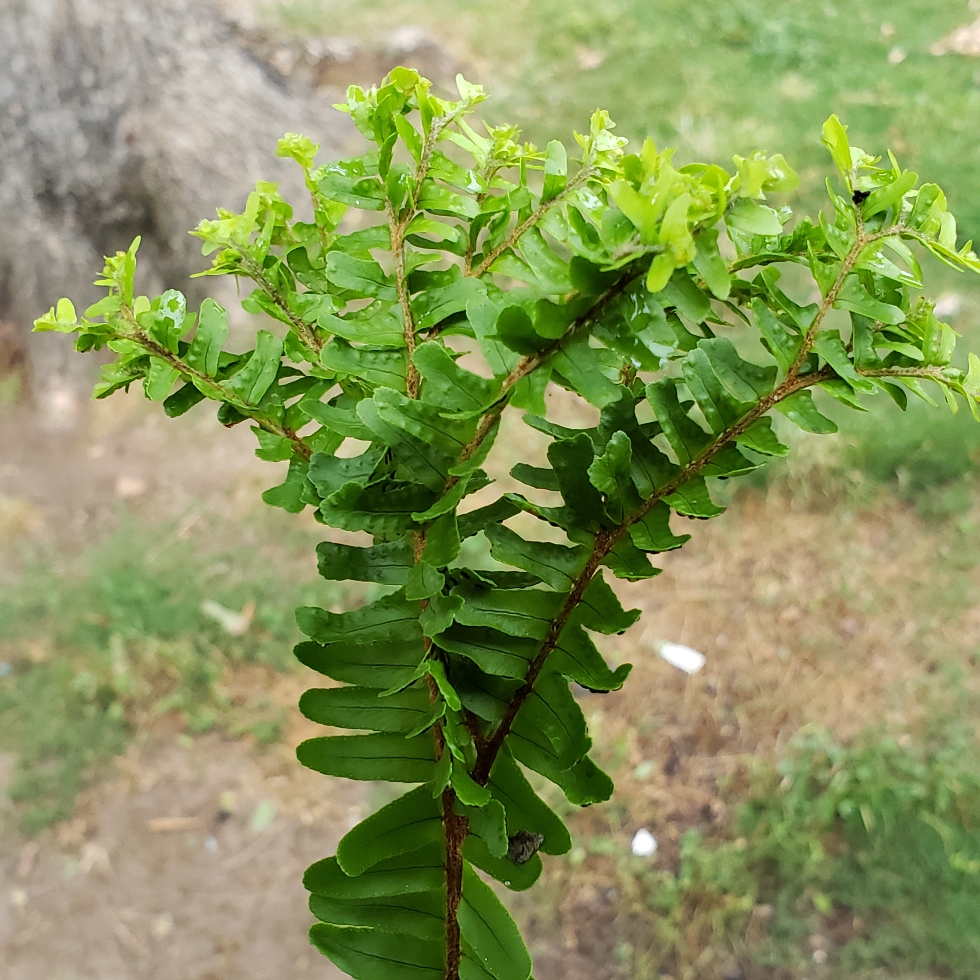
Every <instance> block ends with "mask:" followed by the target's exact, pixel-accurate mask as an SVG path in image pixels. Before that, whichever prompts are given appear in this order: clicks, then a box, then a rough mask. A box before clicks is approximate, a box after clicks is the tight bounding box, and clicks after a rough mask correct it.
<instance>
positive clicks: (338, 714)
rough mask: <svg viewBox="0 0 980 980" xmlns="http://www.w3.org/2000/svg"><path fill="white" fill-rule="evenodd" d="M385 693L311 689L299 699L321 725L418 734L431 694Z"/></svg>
mask: <svg viewBox="0 0 980 980" xmlns="http://www.w3.org/2000/svg"><path fill="white" fill-rule="evenodd" d="M381 694H382V690H381V689H377V690H375V689H374V688H369V687H332V688H311V689H310V690H308V691H305V692H304V693H303V696H302V697H301V698H300V699H299V710H300V711H301V712H302V713H303V714H304V715H306V717H307V718H309V719H310V721H315V722H317V723H318V724H320V725H333V726H334V727H336V728H356V729H360V730H362V731H370V732H391V733H395V732H401V733H402V734H407V733H409V732H412V731H414V730H415V729H416V727H417V726H418V724H419V722H420V721H423V720H424V719H425V717H426V715H427V714H428V712H429V694H428V691H425V690H422V689H421V688H417V687H416V688H409V689H407V690H403V691H399V692H398V693H397V694H392V695H389V696H388V697H381ZM419 846H421V845H419ZM350 873H351V874H353V873H354V872H350Z"/></svg>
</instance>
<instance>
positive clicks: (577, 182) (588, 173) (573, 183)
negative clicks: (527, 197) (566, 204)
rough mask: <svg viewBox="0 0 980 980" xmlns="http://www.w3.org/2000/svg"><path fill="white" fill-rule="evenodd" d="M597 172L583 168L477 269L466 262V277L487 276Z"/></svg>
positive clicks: (541, 205)
mask: <svg viewBox="0 0 980 980" xmlns="http://www.w3.org/2000/svg"><path fill="white" fill-rule="evenodd" d="M594 174H595V171H594V170H593V169H592V168H591V167H583V168H582V169H581V170H580V171H579V172H578V173H577V174H576V175H575V176H574V177H573V178H572V179H571V180H570V181H569V182H568V184H567V185H566V186H565V189H564V190H563V191H562V192H561V193H560V194H556V195H555V196H554V197H553V198H551V200H550V201H542V202H541V203H540V204H539V205H538V206H537V207H536V208H535V209H534V210H533V211H532V212H531V213H530V215H528V217H526V218H525V219H524V220H523V221H522V222H521V223H520V224H519V225H518V226H517V227H516V228H515V229H514V230H513V231H512V232H511V233H510V234H509V235H508V236H507V238H506V239H504V241H502V242H501V243H500V244H499V245H498V246H497V247H496V248H495V249H493V250H492V251H491V252H490V253H489V254H488V255H485V256H484V257H483V261H482V262H480V264H479V265H478V266H477V267H476V268H475V269H472V268H470V265H469V261H467V262H466V268H465V269H464V275H467V276H475V277H476V278H477V279H479V278H480V276H483V275H486V273H487V272H489V270H490V266H492V265H493V264H494V262H496V261H497V259H499V258H500V256H501V255H503V254H504V252H506V251H507V249H509V248H513V247H514V246H515V245H516V244H517V243H518V242H519V241H520V240H521V238H522V237H523V236H524V235H525V234H526V233H527V232H528V231H530V230H531V229H532V228H533V227H534V226H535V225H536V224H537V223H538V222H539V221H540V220H541V219H542V218H543V217H544V216H545V215H546V214H547V213H548V212H549V211H550V210H551V209H552V208H553V207H555V205H557V204H560V203H561V202H562V201H563V200H565V198H566V197H568V195H569V194H571V193H572V191H575V190H578V188H579V187H581V186H582V184H584V183H585V182H586V181H587V180H588V179H589V178H590V177H592V176H594Z"/></svg>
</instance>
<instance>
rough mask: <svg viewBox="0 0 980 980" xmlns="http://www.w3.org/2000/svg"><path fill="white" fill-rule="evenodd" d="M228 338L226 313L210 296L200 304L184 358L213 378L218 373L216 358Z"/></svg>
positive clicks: (190, 365)
mask: <svg viewBox="0 0 980 980" xmlns="http://www.w3.org/2000/svg"><path fill="white" fill-rule="evenodd" d="M227 339H228V314H227V313H226V312H225V310H224V307H222V306H220V305H219V304H218V303H216V302H215V301H214V300H213V299H211V298H210V297H209V298H208V299H206V300H205V301H204V302H203V303H202V304H201V313H200V316H199V317H198V321H197V333H195V334H194V340H193V341H192V342H191V345H190V347H189V348H188V349H187V353H186V354H185V355H184V360H185V362H186V363H187V366H188V367H191V368H193V369H194V370H195V371H200V372H201V373H202V374H206V375H207V376H208V377H209V378H213V377H214V376H215V375H216V374H217V373H218V358H219V357H220V356H221V349H222V348H223V347H224V346H225V341H227Z"/></svg>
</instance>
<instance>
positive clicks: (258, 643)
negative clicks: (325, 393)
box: [0, 517, 339, 832]
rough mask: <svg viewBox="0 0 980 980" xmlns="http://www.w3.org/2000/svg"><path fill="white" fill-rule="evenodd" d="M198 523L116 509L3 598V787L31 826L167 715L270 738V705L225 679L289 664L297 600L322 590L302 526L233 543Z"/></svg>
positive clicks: (191, 726) (273, 734)
mask: <svg viewBox="0 0 980 980" xmlns="http://www.w3.org/2000/svg"><path fill="white" fill-rule="evenodd" d="M204 525H205V526H203V527H198V528H197V530H199V531H200V532H201V534H200V535H199V536H195V537H194V538H191V539H188V540H181V539H180V538H179V536H178V535H177V534H176V533H175V531H174V529H173V528H170V527H166V528H156V529H152V530H146V529H142V528H140V527H139V526H137V525H136V524H135V523H134V522H132V521H129V520H124V521H123V522H122V524H121V526H120V527H119V529H118V530H117V531H116V532H115V533H114V534H112V535H111V536H110V537H109V538H108V539H106V540H105V541H103V542H101V543H99V544H97V545H96V546H94V547H92V548H91V549H89V550H88V551H86V552H85V553H84V554H83V555H82V556H81V558H80V559H78V560H77V561H75V562H71V563H68V564H66V563H65V562H64V561H61V560H57V559H54V558H48V559H44V560H39V561H36V562H35V563H34V564H33V565H31V566H29V567H28V568H27V569H26V570H25V571H24V573H23V575H22V576H21V577H20V579H19V580H18V581H17V582H16V583H14V585H13V586H11V587H7V588H6V589H5V591H4V594H3V595H2V596H0V662H2V665H0V749H3V750H7V751H12V752H14V753H15V754H16V755H17V762H16V765H15V771H14V776H13V781H12V784H11V786H10V788H9V794H10V796H11V798H12V799H13V800H14V801H15V802H16V803H17V804H18V810H19V815H20V820H21V826H22V829H23V830H25V831H26V832H34V831H37V830H40V829H42V828H43V827H45V826H47V825H48V824H50V823H53V822H55V821H57V820H61V819H64V818H65V817H67V816H69V815H70V813H71V810H72V807H73V802H74V798H75V795H76V794H77V793H78V791H79V790H80V789H81V788H82V787H83V786H84V785H85V784H86V783H87V782H88V781H89V779H90V778H91V776H92V775H93V774H94V773H96V772H97V771H98V769H99V767H100V765H102V764H104V763H105V762H106V760H108V759H110V758H111V757H112V756H114V755H116V754H117V753H119V752H120V751H121V750H122V749H123V748H124V747H125V745H126V743H127V741H128V739H129V736H130V734H131V733H132V732H134V731H136V730H140V729H146V728H148V727H150V726H152V724H153V721H154V719H156V718H159V717H161V716H163V715H166V714H170V713H173V714H174V715H176V716H177V717H178V718H179V719H180V723H181V725H182V726H183V727H184V728H185V729H186V730H188V731H190V732H192V733H197V732H204V731H207V730H208V729H210V728H212V727H214V726H216V725H220V726H222V727H224V728H226V729H227V730H229V731H230V732H231V733H233V734H243V733H245V732H250V733H251V734H252V735H253V736H254V737H255V738H256V740H257V741H259V742H268V741H272V740H275V739H276V738H277V737H278V734H279V728H280V725H281V717H280V712H279V710H278V709H277V708H276V707H275V706H273V705H271V704H269V703H268V702H267V701H266V702H263V703H258V702H254V703H246V704H238V703H237V702H236V700H235V699H233V698H232V697H230V696H229V694H228V693H227V692H226V691H225V690H224V688H223V686H222V679H223V677H224V676H225V673H226V671H227V670H228V668H229V667H230V666H233V665H235V664H243V663H249V664H263V665H267V666H269V667H272V668H274V669H276V670H282V669H285V668H286V667H287V665H289V664H290V663H291V648H292V645H293V642H294V640H295V639H296V637H297V636H298V631H297V629H296V627H295V624H294V620H293V610H294V608H295V607H296V606H297V605H300V604H302V603H303V602H312V601H321V602H322V601H323V599H324V592H325V587H324V586H322V585H317V584H316V581H315V578H316V577H315V574H314V570H313V568H312V567H307V564H308V562H307V561H306V557H305V552H306V551H308V549H309V544H308V541H305V540H303V541H300V540H299V538H304V539H305V535H296V534H293V536H292V537H290V536H289V535H285V536H284V535H283V534H282V529H281V528H280V527H278V522H276V521H275V519H274V517H273V518H272V519H270V520H269V526H265V525H258V526H257V525H255V524H254V522H249V524H248V525H247V529H246V532H245V535H246V536H250V537H251V538H252V540H251V541H250V542H241V543H237V544H235V543H227V542H222V541H220V538H221V537H222V536H223V535H226V534H227V533H228V530H229V529H228V528H224V527H222V526H221V525H220V524H218V523H212V524H211V525H210V526H207V522H206V521H205V522H204ZM273 525H275V526H273ZM235 533H236V534H237V535H241V533H242V532H241V531H236V532H235ZM216 539H219V540H216ZM297 549H299V553H304V559H303V561H302V562H300V561H299V560H298V558H294V554H293V553H294V552H297ZM273 552H275V555H274V556H273ZM273 567H275V568H276V569H277V572H276V575H275V576H273V575H272V574H271V573H270V571H269V569H271V568H273ZM283 569H285V570H286V571H287V586H288V587H287V588H283V577H282V574H281V572H282V570H283ZM290 576H291V578H290ZM301 583H305V585H302V584H301ZM304 592H305V593H306V594H305V595H304ZM202 595H205V596H208V597H209V604H207V605H206V604H203V603H201V601H200V597H201V596H202ZM338 595H339V594H338ZM336 598H337V595H333V596H327V599H328V601H331V600H334V601H335V600H336Z"/></svg>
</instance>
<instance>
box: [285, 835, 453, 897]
mask: <svg viewBox="0 0 980 980" xmlns="http://www.w3.org/2000/svg"><path fill="white" fill-rule="evenodd" d="M445 850H446V848H445V845H444V844H442V843H440V844H430V845H428V846H426V847H422V848H420V849H419V850H417V851H412V852H411V853H410V854H403V855H400V856H399V857H395V858H391V859H389V860H387V861H379V862H378V863H377V864H375V865H373V866H372V867H370V868H369V869H368V870H367V871H365V872H364V873H363V874H360V875H358V876H357V877H356V878H351V877H350V876H349V875H346V874H344V872H343V871H341V870H340V864H339V863H338V861H337V859H336V858H335V857H332V858H326V859H325V860H323V861H317V863H316V864H313V865H311V866H310V867H309V868H308V869H307V871H306V874H305V875H304V876H303V885H304V887H305V888H306V889H307V891H310V892H312V893H313V894H314V895H325V896H326V897H328V898H339V899H342V900H344V901H358V900H361V899H368V898H381V897H384V896H387V895H412V894H416V893H418V892H436V893H438V892H439V890H440V889H443V888H445V884H446V873H445V870H444V869H443V864H444V862H445Z"/></svg>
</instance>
